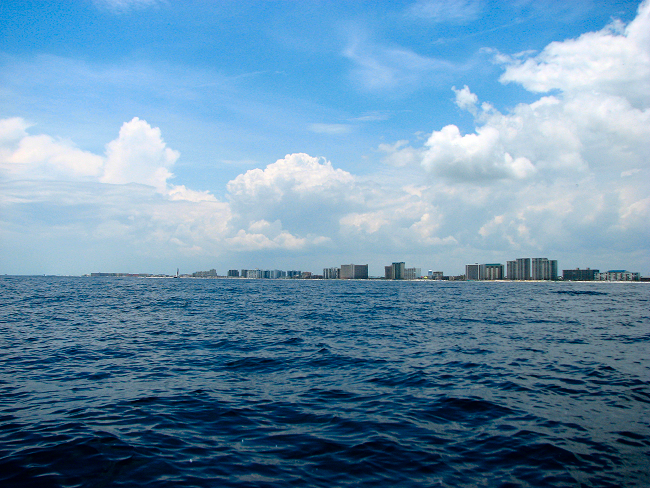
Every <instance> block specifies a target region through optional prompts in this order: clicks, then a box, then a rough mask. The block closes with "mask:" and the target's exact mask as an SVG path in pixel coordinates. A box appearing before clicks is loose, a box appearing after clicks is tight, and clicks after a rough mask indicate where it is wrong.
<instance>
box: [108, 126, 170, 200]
mask: <svg viewBox="0 0 650 488" xmlns="http://www.w3.org/2000/svg"><path fill="white" fill-rule="evenodd" d="M179 156H180V153H179V152H178V151H174V150H173V149H170V148H168V147H167V146H166V144H165V142H164V141H163V139H162V136H161V134H160V129H158V128H153V127H151V126H150V125H149V124H148V123H147V122H146V121H144V120H140V119H139V118H138V117H134V118H133V120H131V121H130V122H125V123H124V124H123V125H122V128H121V129H120V134H119V137H118V138H117V139H116V140H114V141H111V142H109V143H108V144H107V145H106V164H105V165H104V174H103V176H102V177H101V179H100V181H101V182H102V183H142V184H144V185H151V186H153V187H155V188H157V189H158V190H159V191H165V189H166V188H167V180H168V179H169V178H171V177H172V176H173V175H172V173H171V172H170V171H169V169H170V168H171V167H172V166H173V165H174V163H175V162H176V160H177V159H178V158H179Z"/></svg>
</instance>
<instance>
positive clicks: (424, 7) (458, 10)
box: [408, 0, 481, 24]
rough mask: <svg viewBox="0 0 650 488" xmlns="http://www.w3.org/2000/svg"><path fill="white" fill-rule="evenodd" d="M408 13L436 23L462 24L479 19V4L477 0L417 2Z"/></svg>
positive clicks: (420, 0)
mask: <svg viewBox="0 0 650 488" xmlns="http://www.w3.org/2000/svg"><path fill="white" fill-rule="evenodd" d="M408 13H409V14H410V15H413V16H415V17H420V18H423V19H427V20H431V21H433V22H437V23H457V24H464V23H467V22H471V21H473V20H476V19H477V18H479V16H480V14H481V2H480V1H478V0H418V1H417V2H415V3H414V4H413V5H412V6H411V7H410V8H409V9H408Z"/></svg>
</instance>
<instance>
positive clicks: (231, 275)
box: [228, 269, 239, 278]
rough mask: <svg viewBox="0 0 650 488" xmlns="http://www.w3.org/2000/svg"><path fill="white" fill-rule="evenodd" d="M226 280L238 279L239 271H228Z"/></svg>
mask: <svg viewBox="0 0 650 488" xmlns="http://www.w3.org/2000/svg"><path fill="white" fill-rule="evenodd" d="M228 278H239V271H238V270H236V269H229V270H228Z"/></svg>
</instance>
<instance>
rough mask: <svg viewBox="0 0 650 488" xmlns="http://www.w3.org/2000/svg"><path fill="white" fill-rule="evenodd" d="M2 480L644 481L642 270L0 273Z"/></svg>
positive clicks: (647, 450)
mask: <svg viewBox="0 0 650 488" xmlns="http://www.w3.org/2000/svg"><path fill="white" fill-rule="evenodd" d="M0 286H1V288H0V291H1V293H0V486H3V487H14V486H16V487H17V486H20V487H23V486H38V487H49V486H53V487H54V486H56V487H59V486H61V487H75V486H83V487H85V486H88V487H91V486H98V487H99V486H143V485H145V484H146V485H151V486H201V487H203V486H255V487H264V486H268V487H275V486H278V487H280V486H324V487H325V486H327V487H330V486H477V487H481V486H503V487H511V486H531V487H532V486H535V487H537V486H553V487H556V486H560V487H562V486H567V487H568V486H570V487H574V486H595V487H601V486H641V487H647V486H650V468H649V466H650V286H649V285H647V284H642V283H641V284H613V283H591V284H586V283H584V284H579V283H441V282H435V283H427V282H418V283H413V282H363V281H353V282H351V281H264V280H259V281H257V280H251V281H247V280H190V279H180V280H178V279H176V280H174V279H168V280H164V279H129V278H124V279H120V278H49V277H47V278H46V277H38V278H23V277H21V278H14V277H4V278H0Z"/></svg>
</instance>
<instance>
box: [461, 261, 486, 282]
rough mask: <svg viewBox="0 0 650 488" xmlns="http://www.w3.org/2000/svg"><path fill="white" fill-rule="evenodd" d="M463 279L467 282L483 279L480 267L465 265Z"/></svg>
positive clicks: (477, 265)
mask: <svg viewBox="0 0 650 488" xmlns="http://www.w3.org/2000/svg"><path fill="white" fill-rule="evenodd" d="M465 279H466V280H467V281H478V280H481V279H483V278H482V277H481V266H480V265H479V264H466V265H465Z"/></svg>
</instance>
